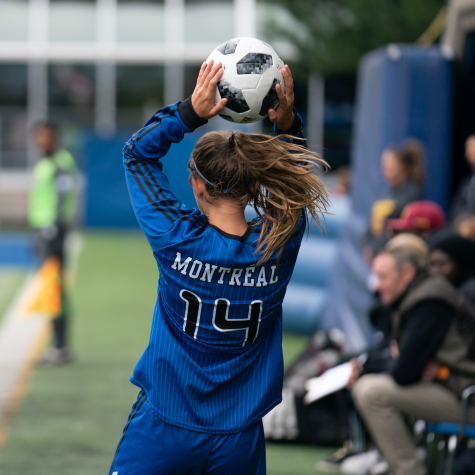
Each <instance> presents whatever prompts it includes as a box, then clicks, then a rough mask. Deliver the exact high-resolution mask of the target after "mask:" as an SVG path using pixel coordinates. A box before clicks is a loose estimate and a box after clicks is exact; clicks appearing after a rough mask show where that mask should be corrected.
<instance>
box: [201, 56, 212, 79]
mask: <svg viewBox="0 0 475 475" xmlns="http://www.w3.org/2000/svg"><path fill="white" fill-rule="evenodd" d="M213 64H214V60H210V62H209V63H207V64H206V67H205V69H204V71H203V75H202V76H201V83H202V84H204V83H205V82H206V79H207V78H208V77H209V75H210V73H211V71H212V70H213Z"/></svg>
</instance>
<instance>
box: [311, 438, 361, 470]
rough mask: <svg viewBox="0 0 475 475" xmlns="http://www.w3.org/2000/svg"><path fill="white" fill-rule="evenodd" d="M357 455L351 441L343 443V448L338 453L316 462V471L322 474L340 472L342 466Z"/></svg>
mask: <svg viewBox="0 0 475 475" xmlns="http://www.w3.org/2000/svg"><path fill="white" fill-rule="evenodd" d="M353 455H355V452H354V450H353V443H352V442H351V440H346V441H345V442H344V443H343V447H341V448H339V449H338V450H337V451H336V452H334V453H333V454H331V455H330V456H329V457H327V458H326V459H322V460H317V462H315V470H321V471H322V472H335V473H338V472H339V471H340V464H341V462H343V460H346V459H347V458H348V457H351V456H353Z"/></svg>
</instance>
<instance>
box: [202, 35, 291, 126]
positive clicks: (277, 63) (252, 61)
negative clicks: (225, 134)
mask: <svg viewBox="0 0 475 475" xmlns="http://www.w3.org/2000/svg"><path fill="white" fill-rule="evenodd" d="M212 59H213V60H214V63H215V64H216V63H217V62H221V64H222V65H223V70H224V71H223V75H222V76H221V79H220V80H219V82H218V87H217V88H216V103H218V102H219V101H220V100H221V99H223V98H226V99H227V100H228V102H227V103H226V107H225V108H224V109H223V110H222V111H221V113H220V114H219V115H220V116H221V117H222V118H223V119H226V120H229V121H231V122H238V123H241V124H246V123H250V122H256V121H257V120H260V119H263V118H264V117H267V111H268V110H269V109H275V108H276V107H277V106H278V104H279V99H278V97H277V92H276V90H275V86H276V85H277V84H280V86H281V87H282V90H285V85H284V80H283V78H282V72H281V69H282V68H283V66H284V62H283V61H282V60H281V59H280V57H279V55H278V54H277V53H276V51H275V50H274V48H272V46H270V45H268V44H267V43H265V42H264V41H261V40H256V39H255V38H234V39H232V40H229V41H227V42H226V43H223V44H222V45H219V46H218V47H217V48H216V49H215V50H213V52H212V53H211V54H210V55H209V56H208V59H207V60H206V62H209V61H210V60H212Z"/></svg>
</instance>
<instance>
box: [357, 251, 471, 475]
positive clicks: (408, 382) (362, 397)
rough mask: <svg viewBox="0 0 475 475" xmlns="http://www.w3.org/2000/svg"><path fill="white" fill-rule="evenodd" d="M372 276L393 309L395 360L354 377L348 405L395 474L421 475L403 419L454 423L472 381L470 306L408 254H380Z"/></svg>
mask: <svg viewBox="0 0 475 475" xmlns="http://www.w3.org/2000/svg"><path fill="white" fill-rule="evenodd" d="M373 271H374V273H375V274H376V276H377V279H378V283H377V286H376V290H377V291H378V293H379V295H380V298H381V301H382V302H383V303H384V304H386V305H390V306H391V307H392V309H393V329H394V330H393V336H394V339H395V341H396V343H397V344H395V345H394V346H393V350H394V351H393V356H394V358H395V361H394V365H393V366H392V368H391V370H390V374H368V375H365V376H362V377H360V378H358V379H357V380H356V382H355V384H354V387H353V400H354V402H355V405H356V407H357V409H358V411H359V413H360V415H361V416H362V418H363V420H364V422H365V424H366V427H367V428H368V430H369V432H370V433H371V435H372V438H373V440H374V442H375V443H376V444H377V446H378V448H379V450H380V451H381V453H382V455H383V456H384V457H385V459H386V460H387V461H388V463H389V465H390V468H391V470H392V472H393V473H394V475H423V474H426V468H425V466H424V463H423V462H422V461H421V460H419V459H418V458H417V456H416V448H415V445H414V443H413V441H412V438H411V434H410V432H409V429H408V427H407V425H406V424H405V422H404V415H409V416H413V417H416V418H421V419H425V420H427V421H431V422H437V421H448V422H459V421H460V419H461V411H462V404H461V400H460V395H461V393H462V391H463V389H464V388H465V387H466V386H468V385H469V384H474V383H475V354H473V353H474V352H473V350H472V348H473V347H474V343H475V308H474V307H473V306H472V305H471V304H470V303H469V302H468V301H467V300H466V299H465V298H463V296H461V294H460V292H459V291H458V290H457V289H455V287H453V286H452V285H451V284H450V283H449V282H448V281H447V280H446V279H445V278H443V277H441V276H429V275H428V273H427V271H426V262H425V261H424V260H423V259H421V256H420V254H419V253H417V252H415V251H414V250H411V249H396V250H392V251H386V250H384V251H383V252H382V253H380V254H379V255H378V256H377V257H376V258H375V260H374V262H373ZM464 348H465V351H463V350H464ZM468 420H469V422H470V423H474V422H475V408H470V409H469V414H468Z"/></svg>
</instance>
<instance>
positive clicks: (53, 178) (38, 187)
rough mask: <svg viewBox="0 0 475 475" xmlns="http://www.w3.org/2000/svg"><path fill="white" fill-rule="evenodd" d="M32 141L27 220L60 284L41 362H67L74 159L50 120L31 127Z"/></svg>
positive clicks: (40, 255)
mask: <svg viewBox="0 0 475 475" xmlns="http://www.w3.org/2000/svg"><path fill="white" fill-rule="evenodd" d="M34 142H35V146H36V148H37V150H38V152H39V153H40V155H41V158H40V159H39V160H38V162H37V163H36V165H35V166H34V168H33V185H32V188H31V190H30V196H29V212H28V220H29V223H30V225H31V227H32V228H33V229H34V231H35V251H36V254H37V256H38V258H39V259H40V262H44V261H45V260H46V259H48V258H51V257H55V258H56V259H57V260H58V262H59V268H60V272H59V279H60V285H61V310H60V313H59V315H58V316H57V317H56V318H54V319H53V320H52V324H53V333H54V346H53V348H51V349H50V350H49V351H48V352H47V353H46V355H45V356H44V357H43V359H42V361H41V362H42V363H45V364H64V363H68V362H70V361H71V354H70V352H69V350H68V348H67V329H68V320H69V311H68V301H67V298H66V296H65V289H64V278H63V276H64V261H65V239H66V236H67V233H68V231H69V229H70V228H71V224H72V222H73V220H74V217H75V214H76V207H77V203H76V202H77V199H76V186H75V182H76V180H75V174H76V162H75V160H74V158H73V156H72V155H71V154H70V153H69V152H68V151H67V150H65V149H62V148H60V147H59V137H58V131H57V128H56V127H55V125H53V124H51V123H42V124H39V125H38V126H37V127H36V128H35V132H34Z"/></svg>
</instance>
